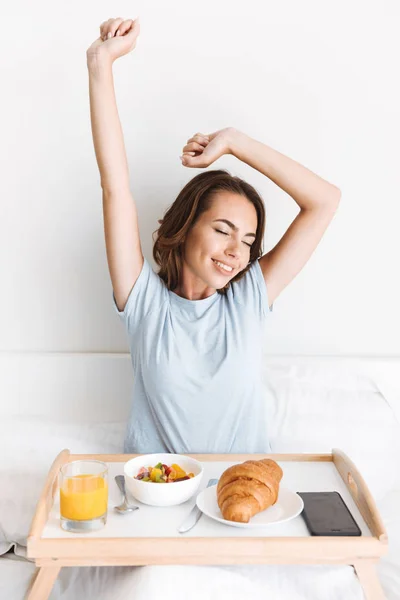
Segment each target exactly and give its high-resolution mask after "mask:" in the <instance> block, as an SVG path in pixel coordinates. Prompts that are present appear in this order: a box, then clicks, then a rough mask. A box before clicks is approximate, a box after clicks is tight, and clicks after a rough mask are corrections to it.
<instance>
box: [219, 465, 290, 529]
mask: <svg viewBox="0 0 400 600" xmlns="http://www.w3.org/2000/svg"><path fill="white" fill-rule="evenodd" d="M282 477H283V471H282V469H281V468H280V466H279V465H278V464H277V463H276V462H275V461H274V460H271V459H269V458H264V459H262V460H246V461H245V462H243V463H241V464H238V465H233V466H232V467H229V468H228V469H226V470H225V471H224V472H223V473H222V475H221V477H220V479H219V481H218V485H217V500H218V506H219V508H220V510H221V513H222V516H223V518H224V519H227V520H228V521H238V522H241V523H248V522H249V521H250V519H251V517H253V516H254V515H255V514H257V513H259V512H261V511H263V510H265V509H266V508H268V507H269V506H272V505H273V504H275V502H276V501H277V499H278V494H279V482H280V480H281V479H282Z"/></svg>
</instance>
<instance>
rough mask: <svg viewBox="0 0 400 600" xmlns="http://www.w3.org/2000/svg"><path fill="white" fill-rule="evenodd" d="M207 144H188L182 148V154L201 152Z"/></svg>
mask: <svg viewBox="0 0 400 600" xmlns="http://www.w3.org/2000/svg"><path fill="white" fill-rule="evenodd" d="M206 145H207V144H204V145H202V144H198V143H197V142H190V144H186V146H184V148H183V152H203V150H204V148H205V147H206Z"/></svg>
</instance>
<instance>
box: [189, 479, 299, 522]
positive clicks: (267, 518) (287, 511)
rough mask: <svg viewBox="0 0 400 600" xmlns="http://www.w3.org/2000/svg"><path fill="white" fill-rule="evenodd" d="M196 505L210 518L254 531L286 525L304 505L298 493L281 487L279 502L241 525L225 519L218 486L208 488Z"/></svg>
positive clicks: (199, 497) (200, 495) (201, 494)
mask: <svg viewBox="0 0 400 600" xmlns="http://www.w3.org/2000/svg"><path fill="white" fill-rule="evenodd" d="M196 504H197V506H198V507H199V509H200V510H201V511H202V512H203V513H204V514H205V515H207V517H210V518H211V519H215V521H219V522H220V523H224V524H225V525H232V526H233V527H244V528H246V529H252V528H254V527H266V526H267V525H276V524H277V523H284V522H285V521H290V520H291V519H294V518H295V517H297V516H298V515H299V514H300V513H301V511H302V510H303V507H304V503H303V500H302V498H300V496H299V495H298V494H296V492H292V491H291V490H288V489H287V488H285V487H282V486H280V487H279V495H278V500H277V501H276V502H275V504H273V505H272V506H270V507H269V508H267V509H266V510H263V511H262V512H259V513H257V514H256V515H254V517H252V518H251V519H250V521H249V522H248V523H239V522H236V521H228V520H227V519H224V518H223V516H222V513H221V511H220V509H219V506H218V502H217V486H216V485H213V486H211V487H208V488H206V489H205V490H203V491H202V492H200V494H199V495H198V496H197V499H196Z"/></svg>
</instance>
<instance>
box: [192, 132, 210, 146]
mask: <svg viewBox="0 0 400 600" xmlns="http://www.w3.org/2000/svg"><path fill="white" fill-rule="evenodd" d="M209 141H210V138H209V137H208V135H204V134H203V133H196V134H195V135H194V136H193V137H191V138H190V139H189V140H188V143H190V142H197V143H198V144H203V146H207V144H208V143H209Z"/></svg>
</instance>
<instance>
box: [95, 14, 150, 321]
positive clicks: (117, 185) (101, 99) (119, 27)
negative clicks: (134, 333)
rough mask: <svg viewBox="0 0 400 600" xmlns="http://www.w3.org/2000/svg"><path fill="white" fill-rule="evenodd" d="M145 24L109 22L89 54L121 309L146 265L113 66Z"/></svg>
mask: <svg viewBox="0 0 400 600" xmlns="http://www.w3.org/2000/svg"><path fill="white" fill-rule="evenodd" d="M139 31H140V30H139V23H138V21H137V20H136V21H135V22H133V21H132V20H131V19H129V20H127V21H124V20H123V19H109V21H106V22H104V23H102V25H101V26H100V34H101V35H100V37H99V38H98V39H97V40H96V41H95V42H94V43H93V44H92V45H91V46H90V48H89V49H88V50H87V53H86V54H87V66H88V72H89V96H90V117H91V126H92V135H93V143H94V149H95V154H96V160H97V164H98V167H99V171H100V182H101V188H102V190H103V215H104V233H105V242H106V251H107V261H108V268H109V271H110V277H111V282H112V287H113V291H114V296H115V300H116V303H117V306H118V308H119V310H123V309H124V308H125V304H126V301H127V298H128V296H129V293H130V291H131V289H132V287H133V286H134V284H135V282H136V280H137V278H138V276H139V273H140V271H141V269H142V266H143V254H142V249H141V245H140V235H139V226H138V217H137V210H136V204H135V201H134V199H133V196H132V193H131V191H130V187H129V170H128V162H127V158H126V151H125V145H124V138H123V133H122V128H121V123H120V120H119V116H118V110H117V103H116V98H115V91H114V80H113V72H112V65H113V62H114V60H115V59H116V58H118V57H119V56H123V55H124V54H127V53H128V52H130V51H131V50H132V49H133V48H134V47H135V45H136V39H137V37H138V35H139Z"/></svg>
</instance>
